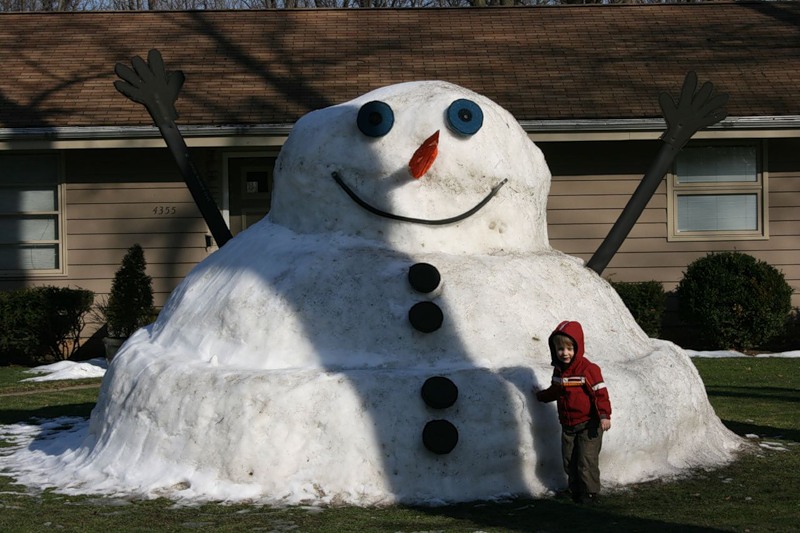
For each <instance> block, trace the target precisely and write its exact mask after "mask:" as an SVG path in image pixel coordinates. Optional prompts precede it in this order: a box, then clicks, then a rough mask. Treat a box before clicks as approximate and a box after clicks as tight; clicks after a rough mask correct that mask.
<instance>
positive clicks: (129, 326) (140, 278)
mask: <svg viewBox="0 0 800 533" xmlns="http://www.w3.org/2000/svg"><path fill="white" fill-rule="evenodd" d="M146 266H147V263H146V262H145V260H144V250H142V247H141V246H139V245H138V244H134V245H133V246H131V247H130V248H129V249H128V252H127V253H126V254H125V257H123V258H122V265H121V266H120V268H119V270H117V273H116V274H115V275H114V280H113V281H112V283H111V293H110V294H109V296H108V303H107V304H106V305H104V306H103V308H102V312H103V313H104V314H105V319H106V323H107V325H108V333H109V335H110V336H112V337H122V338H125V337H130V336H131V335H132V334H133V332H134V331H136V330H137V329H139V328H140V327H142V326H145V325H147V324H149V323H150V322H151V321H152V319H153V316H154V315H155V308H154V307H153V280H152V278H151V277H150V276H148V275H147V274H146V273H145V268H146Z"/></svg>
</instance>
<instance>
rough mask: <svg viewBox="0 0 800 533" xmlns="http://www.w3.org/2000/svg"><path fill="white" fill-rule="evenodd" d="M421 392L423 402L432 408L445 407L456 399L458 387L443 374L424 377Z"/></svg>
mask: <svg viewBox="0 0 800 533" xmlns="http://www.w3.org/2000/svg"><path fill="white" fill-rule="evenodd" d="M421 392H422V399H423V400H425V403H426V404H427V405H428V406H429V407H433V408H434V409H446V408H448V407H450V406H451V405H453V404H454V403H456V400H457V399H458V387H456V384H455V383H453V382H452V381H451V380H450V379H448V378H446V377H444V376H433V377H430V378H428V379H426V380H425V383H424V384H423V385H422V391H421Z"/></svg>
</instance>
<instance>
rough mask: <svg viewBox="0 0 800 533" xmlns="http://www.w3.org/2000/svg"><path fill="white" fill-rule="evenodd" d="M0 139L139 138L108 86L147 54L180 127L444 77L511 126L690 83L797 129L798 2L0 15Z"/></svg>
mask: <svg viewBox="0 0 800 533" xmlns="http://www.w3.org/2000/svg"><path fill="white" fill-rule="evenodd" d="M0 26H2V27H3V28H4V29H3V32H2V33H0V65H3V76H2V77H0V127H3V128H29V127H59V126H61V127H63V126H134V125H149V124H150V119H149V117H148V116H147V114H146V113H145V112H144V111H143V109H142V108H141V107H140V106H138V105H136V104H133V103H131V102H128V101H127V100H126V99H125V98H124V97H123V96H121V95H120V94H118V93H117V92H116V91H115V90H114V87H113V81H114V80H115V75H114V73H113V69H114V65H115V64H116V63H118V62H123V63H128V64H129V62H130V59H131V58H132V57H133V56H135V55H139V56H142V57H146V55H147V51H148V50H149V49H151V48H158V49H159V50H161V52H162V54H163V56H164V59H165V62H166V63H167V67H168V68H169V69H175V70H182V71H183V72H184V73H185V74H186V78H187V82H186V85H185V86H184V89H183V91H182V93H181V98H180V100H179V101H178V110H179V112H180V114H181V118H180V120H179V122H180V123H181V124H196V125H200V124H202V125H222V124H286V123H291V122H294V121H295V120H297V118H299V117H300V116H301V115H303V114H305V113H307V112H308V111H310V110H312V109H315V108H319V107H324V106H326V105H331V104H334V103H338V102H342V101H346V100H349V99H350V98H353V97H355V96H357V95H359V94H362V93H364V92H367V91H368V90H371V89H374V88H376V87H380V86H383V85H388V84H391V83H397V82H401V81H411V80H420V79H443V80H447V81H451V82H454V83H458V84H460V85H464V86H466V87H468V88H470V89H473V90H475V91H477V92H480V93H483V94H485V95H487V96H488V97H490V98H493V99H495V100H497V101H498V102H499V103H500V104H501V105H503V106H504V107H506V108H507V109H508V110H509V111H511V112H512V113H513V114H514V115H515V116H516V118H517V119H518V120H523V121H524V120H547V119H553V120H557V119H572V120H577V119H617V118H648V117H657V116H659V115H660V110H659V109H658V104H657V95H658V93H659V92H662V91H670V92H672V93H673V94H674V93H676V92H677V90H678V89H679V87H680V85H681V83H682V80H683V77H684V76H685V74H686V72H687V71H689V70H695V71H697V73H698V75H699V77H700V80H701V82H702V81H706V80H710V81H712V82H714V84H715V85H716V86H717V88H718V90H720V91H725V92H728V93H730V94H731V100H730V103H729V104H728V114H729V115H731V116H752V115H767V116H772V115H800V91H798V87H800V3H795V2H785V3H781V2H769V3H712V4H705V3H703V4H677V5H675V4H673V5H663V4H650V5H621V6H620V5H614V6H560V7H525V8H492V9H419V10H418V9H396V10H393V9H372V10H324V9H321V10H269V11H193V12H78V13H6V14H0Z"/></svg>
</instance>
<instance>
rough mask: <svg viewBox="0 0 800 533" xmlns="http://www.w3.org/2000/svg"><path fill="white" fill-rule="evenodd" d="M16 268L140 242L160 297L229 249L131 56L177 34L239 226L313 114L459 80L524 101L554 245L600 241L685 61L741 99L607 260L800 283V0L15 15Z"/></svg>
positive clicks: (4, 215) (572, 250) (1, 238)
mask: <svg viewBox="0 0 800 533" xmlns="http://www.w3.org/2000/svg"><path fill="white" fill-rule="evenodd" d="M0 27H2V30H1V31H0V65H2V75H0V289H9V288H14V287H19V286H23V285H37V284H50V285H58V286H73V287H74V286H78V287H83V288H87V289H91V290H93V291H95V292H96V293H98V294H103V293H107V292H108V290H109V286H110V280H111V278H112V276H113V274H114V272H115V270H116V269H117V268H118V266H119V262H120V260H121V258H122V256H123V255H124V253H125V250H126V249H127V248H128V247H129V246H131V245H132V244H134V243H139V244H141V245H142V246H143V247H144V249H145V253H146V258H147V261H148V272H149V273H150V274H151V275H152V277H153V278H154V288H155V291H156V298H157V304H158V305H161V304H163V303H164V301H165V299H166V298H167V296H168V294H169V293H170V291H171V290H172V289H173V288H174V287H175V286H176V284H177V283H178V282H179V281H180V280H181V279H182V278H183V277H184V276H185V275H186V273H187V272H188V271H189V270H190V269H191V268H192V267H193V266H194V265H195V264H197V263H198V262H199V261H201V260H202V259H203V258H205V257H206V256H207V255H208V254H210V253H212V252H213V251H214V249H215V247H214V245H213V242H212V241H211V239H210V234H209V231H208V228H207V227H206V225H205V223H204V221H203V219H202V217H201V216H200V214H199V211H198V209H197V207H196V206H195V204H194V203H193V201H192V199H191V196H190V195H189V193H188V191H187V188H186V186H185V184H184V183H183V181H182V178H181V175H180V174H179V172H178V170H177V167H176V165H175V163H174V161H173V160H172V159H171V155H170V154H169V152H168V150H166V149H165V148H164V142H163V140H162V139H161V137H160V135H159V133H158V131H157V130H156V128H155V127H154V126H153V125H152V121H151V119H150V117H149V115H148V114H147V112H146V110H145V109H144V108H143V107H142V106H140V105H138V104H135V103H133V102H131V101H129V100H127V99H126V98H125V97H123V96H122V95H121V94H119V93H118V92H117V91H116V90H115V89H114V86H113V82H114V81H115V79H117V78H116V76H115V74H114V65H115V64H116V63H125V64H130V61H131V58H132V57H134V56H141V57H146V56H147V53H148V50H150V49H152V48H156V49H158V50H160V51H161V53H162V55H163V57H164V60H165V62H166V64H167V68H168V69H171V70H181V71H183V72H184V74H185V75H186V83H185V85H184V87H183V90H182V92H181V95H180V98H179V100H178V102H177V108H178V111H179V113H180V118H179V119H178V125H179V126H180V128H181V131H182V133H183V135H184V137H185V138H186V141H187V144H188V146H189V148H190V152H191V157H192V159H193V161H194V163H195V165H196V167H197V168H198V170H199V173H200V174H201V175H202V176H203V178H204V180H205V182H206V184H207V186H208V187H209V189H210V190H211V191H212V194H213V196H214V197H215V199H216V201H217V203H218V206H219V207H220V209H221V211H222V213H223V216H224V218H225V220H226V222H227V223H228V225H229V227H230V229H231V230H232V232H233V233H234V234H235V233H237V232H239V231H241V230H243V229H244V228H246V227H247V226H249V225H250V224H253V223H254V222H255V221H257V220H258V219H259V218H261V217H262V216H263V215H264V214H266V212H267V211H268V209H269V202H270V189H271V179H272V168H273V164H274V161H275V157H276V156H277V154H278V152H279V150H280V147H281V145H282V143H283V142H284V140H285V139H286V137H287V135H288V133H289V131H290V130H291V127H292V124H293V123H294V122H295V121H296V120H297V119H298V118H299V117H300V116H302V115H303V114H305V113H307V112H308V111H311V110H313V109H317V108H320V107H324V106H328V105H332V104H335V103H339V102H343V101H346V100H349V99H351V98H353V97H355V96H358V95H360V94H363V93H365V92H367V91H369V90H371V89H374V88H377V87H380V86H384V85H389V84H392V83H397V82H402V81H410V80H422V79H443V80H447V81H451V82H454V83H457V84H460V85H463V86H465V87H468V88H470V89H472V90H474V91H477V92H479V93H482V94H485V95H486V96H488V97H490V98H492V99H494V100H495V101H497V102H498V103H499V104H501V105H502V106H503V107H505V108H507V109H508V110H509V111H510V112H511V113H512V114H513V115H514V116H515V117H516V118H517V119H518V121H519V122H520V124H521V125H522V126H523V128H524V129H525V130H526V131H527V132H528V133H529V135H530V137H531V138H532V139H533V140H534V141H535V142H536V143H537V144H538V145H539V146H540V147H541V149H542V150H543V152H544V154H545V156H546V158H547V160H548V163H549V165H550V168H551V171H552V173H553V182H552V187H551V192H550V197H549V202H548V221H549V235H550V240H551V244H552V245H553V247H554V248H557V249H560V250H562V251H564V252H566V253H569V254H573V255H576V256H579V257H582V258H584V259H588V258H589V257H591V255H592V254H593V252H594V251H595V250H596V249H597V247H598V246H599V244H600V242H601V241H602V239H603V237H604V236H605V235H606V234H607V232H608V230H609V229H610V227H611V225H612V224H613V222H614V221H615V219H616V218H617V216H618V215H619V213H620V211H621V210H622V208H623V207H624V205H625V203H626V202H627V200H628V198H629V197H630V196H631V194H632V192H633V191H634V189H635V188H636V186H637V184H638V181H639V180H640V178H641V176H642V175H643V174H644V172H645V171H646V170H647V167H648V166H649V164H650V162H651V161H652V159H653V158H654V156H655V154H656V153H657V152H658V149H659V146H660V143H661V141H660V140H659V136H660V134H661V133H662V132H663V131H664V128H665V126H664V120H663V119H662V118H661V111H660V108H659V104H658V95H659V94H660V93H662V92H668V93H670V94H671V95H672V96H673V97H674V98H677V95H678V94H679V92H680V88H681V85H682V82H683V79H684V76H685V75H686V73H687V72H688V71H690V70H693V71H695V72H697V74H698V77H699V79H700V81H701V83H702V82H704V81H711V82H713V83H714V86H715V90H717V91H720V92H724V93H728V94H729V95H730V101H729V103H728V105H727V111H728V118H727V119H725V120H724V121H723V122H722V123H720V124H718V125H716V126H714V127H711V128H709V129H707V130H704V131H701V132H699V133H698V134H697V135H696V136H695V137H694V139H693V141H691V143H690V144H689V145H688V146H687V147H686V148H685V149H684V150H683V151H682V153H681V155H680V157H679V159H678V161H677V163H676V165H675V168H674V170H673V171H672V172H671V173H669V174H668V175H667V176H666V177H665V179H664V180H663V182H662V184H661V185H660V187H659V188H658V190H657V191H656V194H655V195H654V197H653V198H652V199H651V200H650V202H649V203H648V205H647V208H646V209H645V211H644V213H643V214H642V216H641V218H640V219H639V221H638V223H637V224H636V226H635V227H634V228H633V231H632V232H631V234H630V235H629V237H628V239H627V240H626V241H625V242H624V244H623V245H622V247H621V249H620V250H619V252H618V253H617V254H616V255H615V256H614V258H613V259H612V261H611V263H610V264H609V266H608V268H607V269H606V270H605V272H604V273H603V275H604V276H606V277H608V278H610V279H612V280H617V281H641V280H658V281H660V282H662V283H663V284H664V286H665V288H666V289H667V290H670V289H673V288H674V287H675V285H676V284H677V282H678V281H679V280H680V278H681V276H682V273H683V271H684V270H685V268H686V266H687V265H688V264H689V263H690V262H692V261H693V260H694V259H697V258H699V257H702V256H704V255H705V254H706V253H708V252H710V251H723V250H738V251H742V252H747V253H749V254H752V255H754V256H756V257H757V258H759V259H762V260H764V261H766V262H768V263H770V264H772V265H774V266H775V267H777V268H779V269H780V270H782V271H783V272H784V274H785V275H786V278H787V280H788V282H789V283H790V284H791V285H792V286H793V287H794V288H795V296H794V300H793V304H794V305H795V306H797V305H800V292H798V290H800V139H799V137H800V90H798V88H799V87H800V4H798V3H796V2H755V3H747V2H735V3H724V2H723V3H716V2H715V3H692V4H666V5H665V4H646V5H606V6H601V5H590V6H553V7H510V8H486V9H364V10H362V9H353V10H325V9H317V10H267V11H191V12H61V13H52V12H51V13H45V12H40V13H3V14H0Z"/></svg>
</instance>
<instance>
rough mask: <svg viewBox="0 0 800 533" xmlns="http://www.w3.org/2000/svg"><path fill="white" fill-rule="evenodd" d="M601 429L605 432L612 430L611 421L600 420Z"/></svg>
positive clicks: (606, 419)
mask: <svg viewBox="0 0 800 533" xmlns="http://www.w3.org/2000/svg"><path fill="white" fill-rule="evenodd" d="M600 427H601V428H602V430H603V431H608V430H609V429H611V420H610V419H608V418H601V419H600Z"/></svg>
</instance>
